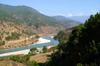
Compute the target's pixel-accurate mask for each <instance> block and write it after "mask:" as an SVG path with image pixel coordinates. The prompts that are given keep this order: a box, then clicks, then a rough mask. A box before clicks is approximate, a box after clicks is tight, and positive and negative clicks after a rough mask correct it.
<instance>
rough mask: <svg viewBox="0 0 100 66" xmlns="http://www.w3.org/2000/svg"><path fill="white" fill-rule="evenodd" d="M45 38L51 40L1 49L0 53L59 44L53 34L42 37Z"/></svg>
mask: <svg viewBox="0 0 100 66" xmlns="http://www.w3.org/2000/svg"><path fill="white" fill-rule="evenodd" d="M42 38H44V39H47V40H50V41H51V42H49V43H42V44H32V45H29V46H25V47H19V48H14V49H7V50H0V54H2V53H8V52H14V51H20V50H25V49H31V48H33V47H38V48H41V47H43V46H47V47H48V46H52V45H55V46H56V45H58V44H59V41H58V40H54V39H53V38H52V36H46V37H42Z"/></svg>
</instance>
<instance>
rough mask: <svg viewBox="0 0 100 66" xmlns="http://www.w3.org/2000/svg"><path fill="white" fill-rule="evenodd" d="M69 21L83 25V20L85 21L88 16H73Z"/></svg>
mask: <svg viewBox="0 0 100 66" xmlns="http://www.w3.org/2000/svg"><path fill="white" fill-rule="evenodd" d="M69 18H70V19H73V20H75V21H79V22H82V23H84V22H85V20H87V19H88V18H89V16H73V17H69Z"/></svg>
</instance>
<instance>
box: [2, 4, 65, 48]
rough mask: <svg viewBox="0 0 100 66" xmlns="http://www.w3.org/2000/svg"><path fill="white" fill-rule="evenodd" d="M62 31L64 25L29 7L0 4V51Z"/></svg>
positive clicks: (24, 44) (30, 42)
mask: <svg viewBox="0 0 100 66" xmlns="http://www.w3.org/2000/svg"><path fill="white" fill-rule="evenodd" d="M64 29H66V25H64V24H61V23H59V22H58V21H57V20H56V19H54V18H52V17H48V16H45V15H43V14H41V13H39V12H38V11H36V10H35V9H33V8H31V7H27V6H10V5H3V4H0V49H9V48H16V47H21V46H26V45H30V44H33V43H34V42H36V41H38V38H39V36H44V35H45V36H47V35H55V34H57V33H58V32H59V31H60V30H64ZM38 35H39V36H38Z"/></svg>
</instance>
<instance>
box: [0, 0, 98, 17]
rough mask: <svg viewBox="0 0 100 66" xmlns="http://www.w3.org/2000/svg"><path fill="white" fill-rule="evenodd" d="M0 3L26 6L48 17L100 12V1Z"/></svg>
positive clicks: (21, 0)
mask: <svg viewBox="0 0 100 66" xmlns="http://www.w3.org/2000/svg"><path fill="white" fill-rule="evenodd" d="M0 3H1V4H8V5H13V6H18V5H26V6H29V7H32V8H34V9H36V10H37V11H39V12H41V13H43V14H45V15H48V16H54V15H64V16H66V17H71V16H89V15H91V14H95V13H97V12H100V0H0Z"/></svg>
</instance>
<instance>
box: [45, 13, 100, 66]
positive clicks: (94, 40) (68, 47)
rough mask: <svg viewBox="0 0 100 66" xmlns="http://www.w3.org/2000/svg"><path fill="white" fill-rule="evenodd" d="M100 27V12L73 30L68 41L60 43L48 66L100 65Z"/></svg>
mask: <svg viewBox="0 0 100 66" xmlns="http://www.w3.org/2000/svg"><path fill="white" fill-rule="evenodd" d="M99 28H100V13H97V14H96V15H94V16H93V15H91V16H90V18H89V19H88V20H86V22H85V23H84V24H81V25H79V26H76V27H75V28H74V29H73V30H72V32H71V34H70V37H69V40H68V42H67V43H65V44H60V45H58V47H59V51H58V52H57V53H55V54H53V55H52V60H51V61H49V62H47V66H99V65H100V52H99V51H100V30H99ZM66 37H67V36H66ZM61 39H62V38H60V40H61Z"/></svg>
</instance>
